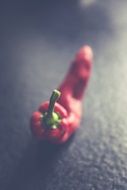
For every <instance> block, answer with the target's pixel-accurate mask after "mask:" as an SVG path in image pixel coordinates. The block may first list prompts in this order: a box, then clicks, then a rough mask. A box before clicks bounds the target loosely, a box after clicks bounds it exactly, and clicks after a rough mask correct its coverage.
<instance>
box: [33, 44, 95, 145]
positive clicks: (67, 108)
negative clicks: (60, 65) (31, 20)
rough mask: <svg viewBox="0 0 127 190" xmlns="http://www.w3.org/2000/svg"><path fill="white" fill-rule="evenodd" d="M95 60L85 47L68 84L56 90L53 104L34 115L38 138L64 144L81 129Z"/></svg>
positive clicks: (48, 104) (68, 78)
mask: <svg viewBox="0 0 127 190" xmlns="http://www.w3.org/2000/svg"><path fill="white" fill-rule="evenodd" d="M92 58H93V53H92V50H91V48H90V47H89V46H84V47H82V48H81V49H80V50H79V52H78V53H77V54H76V57H75V59H74V61H73V62H72V64H71V67H70V69H69V72H68V74H67V75H66V77H65V79H64V81H63V82H62V84H61V85H60V86H59V88H58V90H54V91H53V94H52V96H51V98H50V101H46V102H44V103H43V104H42V105H41V106H40V107H39V109H38V111H36V112H34V113H33V115H32V117H31V129H32V132H33V134H34V135H35V136H36V137H37V138H38V139H44V140H49V141H52V142H54V143H58V144H59V143H64V142H66V141H67V140H68V139H69V137H70V136H71V135H72V134H73V133H74V131H75V130H76V129H77V128H78V127H79V124H80V121H81V116H82V99H83V95H84V91H85V89H86V86H87V82H88V80H89V77H90V73H91V65H92ZM60 94H61V96H60ZM58 98H59V99H58ZM57 100H58V103H56V101H57Z"/></svg>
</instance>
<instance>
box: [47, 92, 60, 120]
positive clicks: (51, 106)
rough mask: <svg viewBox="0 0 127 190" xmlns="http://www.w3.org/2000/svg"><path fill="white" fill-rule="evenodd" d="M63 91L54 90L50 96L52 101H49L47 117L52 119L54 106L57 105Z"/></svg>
mask: <svg viewBox="0 0 127 190" xmlns="http://www.w3.org/2000/svg"><path fill="white" fill-rule="evenodd" d="M60 95H61V93H60V91H58V90H56V89H55V90H53V93H52V95H51V97H50V102H49V107H48V112H47V119H48V120H50V119H52V115H53V112H54V106H55V102H56V101H57V100H58V98H59V97H60Z"/></svg>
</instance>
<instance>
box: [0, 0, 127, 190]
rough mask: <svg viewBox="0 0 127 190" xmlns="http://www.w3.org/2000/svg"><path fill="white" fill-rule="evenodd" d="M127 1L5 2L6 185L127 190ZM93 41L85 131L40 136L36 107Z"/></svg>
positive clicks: (0, 72)
mask: <svg viewBox="0 0 127 190" xmlns="http://www.w3.org/2000/svg"><path fill="white" fill-rule="evenodd" d="M126 10H127V1H126V0H121V1H119V0H107V1H104V0H102V1H99V0H94V1H92V0H91V1H90V0H89V1H88V0H84V1H83V0H82V1H80V0H77V1H76V0H73V1H72V0H64V1H60V0H54V1H49V0H43V1H41V0H37V1H26V0H22V1H0V122H1V124H0V190H10V189H12V190H53V189H54V190H64V189H66V190H124V189H127V74H126V73H127V11H126ZM84 44H89V45H91V46H92V48H93V51H94V63H93V71H92V77H91V80H90V83H89V86H88V88H87V92H86V96H85V99H84V102H83V109H84V115H83V118H82V122H81V126H80V129H79V130H78V131H77V132H76V134H75V135H74V136H73V137H72V138H71V139H70V141H69V142H68V143H67V144H65V145H63V146H61V147H59V146H53V145H49V144H46V143H39V142H37V141H36V140H35V139H34V138H33V137H32V134H31V131H30V128H29V118H30V115H31V113H32V112H33V111H34V110H36V109H37V107H38V105H39V104H40V103H41V102H42V101H44V100H47V99H48V98H49V96H50V94H51V92H52V90H53V89H54V88H56V87H57V85H58V84H59V82H60V81H62V79H63V77H64V75H65V73H66V71H67V69H68V67H69V63H70V61H71V60H72V59H73V58H74V54H75V52H76V51H77V50H78V49H79V48H80V46H82V45H84Z"/></svg>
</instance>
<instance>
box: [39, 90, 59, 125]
mask: <svg viewBox="0 0 127 190" xmlns="http://www.w3.org/2000/svg"><path fill="white" fill-rule="evenodd" d="M60 95H61V93H60V92H59V91H58V90H54V91H53V93H52V95H51V97H50V102H49V107H48V110H47V112H45V113H44V114H43V118H42V122H43V123H44V125H45V127H46V128H47V129H57V128H58V127H59V123H60V121H61V118H60V115H59V113H56V112H54V106H55V102H56V101H57V100H58V98H59V97H60Z"/></svg>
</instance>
